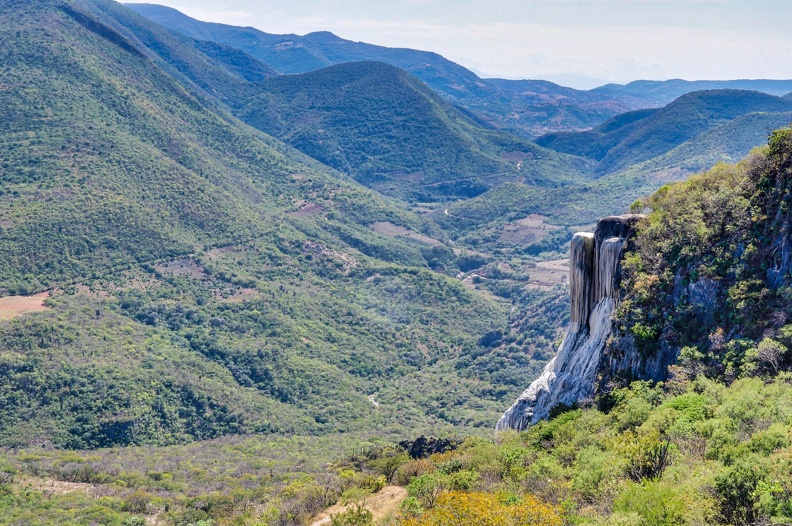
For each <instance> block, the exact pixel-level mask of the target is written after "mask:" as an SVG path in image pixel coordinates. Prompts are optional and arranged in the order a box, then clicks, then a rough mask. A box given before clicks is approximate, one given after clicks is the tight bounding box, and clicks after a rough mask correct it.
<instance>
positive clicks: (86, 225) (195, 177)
mask: <svg viewBox="0 0 792 526" xmlns="http://www.w3.org/2000/svg"><path fill="white" fill-rule="evenodd" d="M11 8H12V11H11V14H13V16H10V17H4V18H3V19H2V21H0V32H1V33H2V35H3V38H4V42H13V45H3V46H2V47H0V53H2V54H1V55H0V63H1V64H2V66H3V78H2V86H3V89H2V90H0V114H1V115H2V121H1V122H2V124H0V163H1V164H2V166H3V172H2V184H1V185H0V189H1V191H2V194H3V196H4V198H3V199H2V200H1V201H0V226H1V228H2V230H1V231H0V247H1V249H2V251H3V254H4V257H3V259H2V262H0V288H2V291H3V292H2V293H3V295H13V294H28V293H33V292H38V291H42V290H49V291H51V294H52V298H51V299H50V300H48V305H49V308H48V310H47V311H46V312H44V313H38V314H32V315H28V316H23V317H22V318H19V319H15V320H12V321H2V322H0V370H2V372H3V374H2V375H0V400H2V403H0V444H2V445H3V446H15V447H17V446H24V445H32V444H35V445H51V446H54V447H57V448H95V447H107V446H114V445H131V444H156V445H163V444H173V443H184V442H187V441H190V440H196V439H208V438H214V437H220V436H224V435H229V434H246V433H264V434H269V433H277V434H283V433H302V434H312V435H321V434H325V433H331V432H333V433H336V432H351V431H357V432H361V431H372V430H374V431H373V432H374V433H379V434H383V435H393V434H396V433H398V434H403V433H405V432H407V430H410V431H409V432H410V433H412V432H419V431H420V430H426V431H429V430H430V429H433V430H441V429H446V428H448V429H452V428H453V429H457V430H458V431H459V432H462V433H469V432H474V431H475V430H477V429H488V428H489V426H490V425H491V422H492V421H493V420H494V419H495V418H496V417H497V414H498V411H499V410H500V401H501V399H502V398H503V397H508V396H513V395H514V394H515V393H516V391H517V390H519V381H520V378H522V377H523V376H524V375H529V376H530V375H532V374H534V373H535V371H536V370H537V369H538V367H539V365H540V363H541V361H542V359H543V356H541V355H540V354H537V355H536V357H535V359H533V358H530V357H521V356H513V355H511V354H506V355H503V356H501V357H500V358H499V360H500V361H501V362H502V363H503V364H504V366H505V367H506V370H508V371H509V374H507V375H501V376H493V377H492V378H490V377H489V376H486V375H488V374H489V373H486V372H482V373H478V372H477V371H476V369H475V367H477V365H476V364H478V363H480V361H486V360H485V357H486V356H487V355H488V354H490V353H493V352H496V351H497V349H496V348H493V347H489V346H487V345H484V344H480V341H481V339H482V337H483V336H484V335H486V334H488V333H490V332H491V331H494V330H497V329H502V328H505V327H507V326H508V323H509V320H508V311H509V309H510V308H511V305H510V303H509V302H508V301H507V300H505V299H504V297H503V296H496V295H493V294H491V293H485V292H482V291H477V290H473V289H470V288H466V287H464V286H463V285H462V284H461V283H460V282H459V281H458V280H455V279H451V278H449V277H447V276H446V275H444V274H442V273H439V272H434V271H432V270H430V268H429V266H430V265H432V267H433V268H436V269H439V270H444V271H446V272H447V273H448V274H452V275H453V274H456V273H457V272H459V266H466V268H468V269H469V268H476V265H482V264H484V263H485V262H486V259H485V260H484V261H481V262H474V263H473V264H472V267H470V265H471V263H470V262H468V261H466V260H465V259H464V258H465V257H466V255H465V254H464V253H463V252H456V253H455V252H454V251H453V250H452V249H451V248H450V247H449V246H447V245H445V244H444V242H443V241H444V239H445V236H444V234H443V232H442V231H441V230H440V229H439V228H438V227H437V226H435V225H433V224H432V223H431V222H429V221H427V220H426V219H423V218H421V217H419V216H416V215H414V214H411V213H409V212H406V211H404V210H403V209H401V208H399V207H398V206H397V205H395V204H393V203H390V202H388V201H385V200H384V199H382V198H381V197H378V195H377V194H375V193H374V192H371V191H370V190H367V189H365V188H363V187H361V186H359V185H357V184H356V183H355V182H354V181H351V180H349V179H348V178H345V177H343V176H342V175H341V174H339V173H337V172H333V171H332V170H331V169H329V168H327V167H324V166H322V165H320V164H319V163H317V162H316V161H314V160H312V159H310V158H308V157H306V156H304V155H302V154H300V153H298V152H296V151H295V150H293V149H291V148H289V147H288V146H286V145H284V144H282V143H280V142H279V141H277V140H276V139H273V138H271V137H270V136H267V135H265V134H263V133H261V132H259V131H257V130H255V129H253V128H250V127H249V126H247V125H245V124H243V123H242V122H240V121H239V120H238V119H236V118H235V117H233V116H232V115H231V114H230V113H229V112H228V111H227V110H225V109H223V105H222V103H221V102H220V101H218V100H215V99H212V98H211V94H212V93H213V92H214V91H213V90H216V89H219V87H220V86H222V85H223V83H226V85H228V86H234V85H237V86H244V85H245V79H244V78H243V76H242V75H240V74H239V73H238V72H237V71H235V69H234V67H233V65H230V64H229V61H228V60H226V58H227V57H228V55H227V54H225V53H224V52H218V51H217V49H216V48H215V49H210V50H208V51H207V52H206V53H203V52H202V51H201V45H198V44H195V43H194V42H193V41H184V40H180V39H175V40H174V39H173V37H172V36H169V35H163V37H162V39H161V40H160V39H159V38H158V35H160V31H162V29H161V28H158V27H157V26H155V25H153V24H151V23H150V22H147V21H146V20H145V19H143V18H141V17H138V16H137V15H134V14H133V13H131V12H129V11H127V10H125V8H123V7H122V6H119V5H118V4H114V3H111V2H105V1H104V0H96V1H93V0H92V1H88V0H85V1H75V2H72V3H71V4H68V6H66V7H61V4H59V3H57V2H54V1H53V2H45V3H42V2H33V1H20V2H16V3H14V4H13V5H12V6H11ZM121 22H123V25H122V24H121ZM127 27H131V28H133V29H134V30H129V29H127ZM220 51H222V50H220ZM163 57H169V59H168V60H164V59H163ZM236 58H239V57H238V56H237V57H236ZM236 58H235V59H234V62H236ZM177 59H178V60H177ZM204 67H206V68H208V69H204ZM468 259H469V258H468ZM515 283H518V282H515ZM548 331H549V332H548ZM553 331H554V328H553V327H549V328H547V329H546V331H545V333H544V334H545V335H547V334H550V335H551V337H552V332H553ZM542 337H543V338H544V337H545V336H542ZM531 341H534V340H531ZM543 341H544V340H543ZM528 344H530V342H528V343H526V345H528ZM474 359H477V360H479V362H476V364H474V363H473V361H474ZM485 378H486V379H485Z"/></svg>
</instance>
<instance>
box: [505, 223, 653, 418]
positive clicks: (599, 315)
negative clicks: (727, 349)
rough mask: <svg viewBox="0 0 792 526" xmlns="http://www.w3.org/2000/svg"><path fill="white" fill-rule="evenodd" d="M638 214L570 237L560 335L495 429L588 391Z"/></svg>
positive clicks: (588, 394)
mask: <svg viewBox="0 0 792 526" xmlns="http://www.w3.org/2000/svg"><path fill="white" fill-rule="evenodd" d="M641 217H642V216H638V215H624V216H615V217H606V218H604V219H601V220H600V221H599V223H597V228H596V230H595V232H594V233H593V234H589V233H578V234H575V236H574V237H573V238H572V244H571V247H570V269H569V274H570V275H569V289H570V290H569V293H570V299H571V313H570V323H569V327H568V328H567V331H566V335H565V336H564V340H563V341H562V342H561V347H559V349H558V353H557V354H556V355H555V357H554V358H553V359H552V360H550V362H549V363H548V364H547V365H546V366H545V368H544V371H543V372H542V375H541V376H540V377H539V378H537V379H536V380H535V381H534V382H533V383H532V384H531V385H530V387H528V389H526V390H525V392H524V393H523V394H522V395H521V396H520V398H518V399H517V401H516V402H515V403H514V405H513V406H512V407H511V408H510V409H509V410H508V411H506V412H505V413H504V414H503V416H502V417H501V419H500V420H499V421H498V424H497V426H496V429H498V430H503V429H518V430H522V429H525V428H526V427H528V426H530V425H532V424H535V423H537V422H538V421H539V420H541V419H543V418H547V416H548V415H549V414H550V410H551V409H552V408H553V407H555V406H558V405H567V406H572V405H575V404H576V403H577V402H579V401H580V400H583V399H586V398H591V397H592V396H593V395H594V388H595V383H596V380H597V373H598V369H599V365H600V357H601V356H602V352H603V351H604V349H605V345H606V343H607V340H608V337H609V336H610V335H611V327H612V324H611V314H612V313H613V310H614V308H615V305H616V303H617V302H618V294H619V263H620V261H621V257H622V251H623V248H624V243H625V241H626V240H627V238H628V237H629V236H630V234H631V233H632V231H633V225H634V224H635V222H636V221H638V220H639V219H640V218H641Z"/></svg>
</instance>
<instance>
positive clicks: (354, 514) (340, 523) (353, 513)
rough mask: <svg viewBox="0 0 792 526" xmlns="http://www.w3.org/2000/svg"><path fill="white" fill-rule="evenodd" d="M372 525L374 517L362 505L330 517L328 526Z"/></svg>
mask: <svg viewBox="0 0 792 526" xmlns="http://www.w3.org/2000/svg"><path fill="white" fill-rule="evenodd" d="M372 524H374V515H373V514H372V513H371V512H370V511H369V510H367V509H366V508H364V507H363V505H362V504H358V505H357V506H355V507H354V508H349V509H348V510H345V511H342V512H341V513H337V514H333V515H330V526H370V525H372Z"/></svg>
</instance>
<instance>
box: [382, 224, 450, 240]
mask: <svg viewBox="0 0 792 526" xmlns="http://www.w3.org/2000/svg"><path fill="white" fill-rule="evenodd" d="M371 229H372V230H373V231H374V232H376V233H378V234H382V235H383V236H388V237H397V236H399V237H406V238H410V239H414V240H415V241H420V242H421V243H426V244H427V245H432V246H440V245H442V243H441V242H440V241H438V240H436V239H434V238H431V237H429V236H425V235H423V234H419V233H418V232H415V231H413V230H410V229H409V228H404V227H403V226H399V225H394V224H393V223H390V222H388V221H378V222H377V223H374V224H373V225H371Z"/></svg>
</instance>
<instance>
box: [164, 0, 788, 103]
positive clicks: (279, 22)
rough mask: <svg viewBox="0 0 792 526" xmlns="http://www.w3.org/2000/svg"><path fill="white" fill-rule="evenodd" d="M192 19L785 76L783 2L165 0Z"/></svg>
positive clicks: (484, 54) (679, 70)
mask: <svg viewBox="0 0 792 526" xmlns="http://www.w3.org/2000/svg"><path fill="white" fill-rule="evenodd" d="M151 3H159V4H161V5H167V6H169V7H173V8H175V9H178V10H179V11H181V12H183V13H185V14H187V15H189V16H191V17H193V18H197V19H199V20H204V21H208V22H222V23H226V24H232V25H242V26H252V27H255V28H257V29H260V30H262V31H265V32H267V33H296V34H301V35H302V34H306V33H310V32H313V31H331V32H333V33H335V34H337V35H338V36H340V37H342V38H346V39H349V40H355V41H363V42H368V43H371V44H378V45H383V46H389V47H408V48H415V49H423V50H427V51H434V52H437V53H439V54H441V55H443V56H445V57H446V58H448V59H450V60H453V61H454V62H457V63H459V64H462V65H463V66H465V67H468V68H470V69H472V70H475V71H477V72H481V73H482V74H484V75H486V76H490V77H503V78H544V79H548V80H553V79H568V81H567V85H572V86H573V87H579V88H591V87H594V86H595V85H599V84H604V83H608V82H617V83H621V84H623V83H626V82H630V81H632V80H638V79H641V80H667V79H673V78H684V79H686V80H731V79H789V78H792V10H790V9H788V6H787V5H784V2H782V1H781V0H755V1H753V2H749V1H747V0H698V1H693V2H683V1H680V0H661V1H657V0H655V1H652V0H634V1H627V0H616V1H613V0H556V1H553V2H548V1H544V0H501V1H499V2H497V3H495V2H485V1H483V0H464V1H454V0H396V1H390V2H385V1H383V0H292V1H290V2H289V3H284V2H274V1H271V0H263V1H261V0H258V1H257V0H224V1H223V2H220V1H218V0H160V1H154V2H151Z"/></svg>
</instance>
